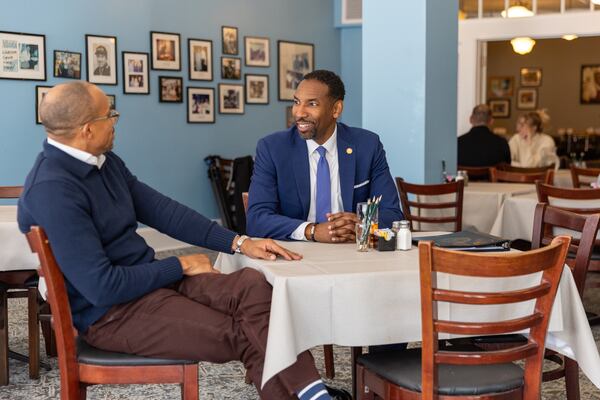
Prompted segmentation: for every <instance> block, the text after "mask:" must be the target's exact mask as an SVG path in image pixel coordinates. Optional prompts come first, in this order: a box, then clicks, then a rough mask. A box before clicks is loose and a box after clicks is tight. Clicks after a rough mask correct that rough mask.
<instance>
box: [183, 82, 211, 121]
mask: <svg viewBox="0 0 600 400" xmlns="http://www.w3.org/2000/svg"><path fill="white" fill-rule="evenodd" d="M187 101H188V107H187V122H189V123H191V124H213V123H214V122H215V89H213V88H201V87H188V88H187Z"/></svg>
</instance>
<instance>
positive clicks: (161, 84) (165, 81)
mask: <svg viewBox="0 0 600 400" xmlns="http://www.w3.org/2000/svg"><path fill="white" fill-rule="evenodd" d="M158 92H159V98H158V100H159V101H160V102H161V103H183V79H182V78H179V77H177V76H159V77H158Z"/></svg>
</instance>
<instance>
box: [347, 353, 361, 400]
mask: <svg viewBox="0 0 600 400" xmlns="http://www.w3.org/2000/svg"><path fill="white" fill-rule="evenodd" d="M350 351H351V353H352V355H351V359H350V367H351V368H352V398H353V399H356V400H358V399H359V398H358V397H357V388H358V387H359V386H358V377H357V376H356V371H357V368H358V364H356V359H357V358H358V356H360V355H361V354H362V347H352V348H351V349H350ZM361 379H362V377H361ZM362 385H363V386H364V382H363V383H362Z"/></svg>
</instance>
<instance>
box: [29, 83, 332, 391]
mask: <svg viewBox="0 0 600 400" xmlns="http://www.w3.org/2000/svg"><path fill="white" fill-rule="evenodd" d="M40 116H41V119H42V121H43V124H44V127H45V129H46V132H47V134H48V139H47V141H45V142H44V149H43V151H42V153H40V154H39V156H38V157H37V159H36V161H35V164H34V166H33V168H32V170H31V172H30V173H29V175H28V176H27V180H26V182H25V188H24V191H23V195H22V196H21V199H20V200H19V212H18V221H19V226H20V229H21V231H23V232H27V231H29V229H30V227H31V226H32V225H39V226H41V227H43V228H44V229H45V231H46V233H47V235H48V238H49V240H50V243H51V245H52V249H53V251H54V254H55V256H56V259H57V261H58V264H59V265H60V268H61V270H62V272H63V274H64V276H65V278H66V279H65V280H66V282H67V291H68V296H69V302H70V304H71V311H72V313H73V321H74V324H75V327H76V328H77V329H78V331H79V333H80V334H81V335H82V337H83V338H84V339H85V340H86V341H87V342H88V343H90V344H91V345H93V346H96V347H98V348H102V349H106V350H111V351H118V352H124V353H132V354H139V355H143V356H150V357H166V358H182V359H199V360H205V361H211V362H226V361H230V360H241V361H242V362H243V363H244V364H245V366H246V368H247V369H248V371H249V375H250V377H251V378H252V381H253V382H254V383H255V385H256V387H257V389H258V392H259V394H260V396H261V398H264V399H285V398H296V395H297V396H298V397H299V398H301V399H305V398H306V399H309V398H315V399H316V398H318V399H328V398H330V397H329V395H328V394H327V391H326V390H325V386H324V385H323V383H322V381H320V378H319V375H318V372H317V371H316V369H315V366H314V361H313V359H312V357H311V355H310V353H309V352H304V353H302V354H300V355H299V356H298V360H297V362H296V363H295V364H293V365H291V366H290V367H288V368H287V369H285V370H284V371H282V372H280V373H279V374H278V375H277V376H276V377H274V378H273V379H271V380H270V381H269V382H267V383H266V384H265V386H264V387H263V388H260V382H261V376H262V368H263V363H264V352H265V348H266V339H267V332H268V322H269V312H270V302H271V287H270V285H269V284H268V283H267V282H266V281H265V279H264V277H263V276H262V274H260V273H259V272H257V271H255V270H252V269H243V270H241V271H239V272H237V273H233V274H229V275H225V274H219V273H218V271H216V270H215V269H213V267H212V265H211V263H210V260H209V259H208V257H207V256H206V255H203V254H193V255H187V256H180V257H170V258H167V259H164V260H160V261H159V260H156V259H155V258H154V251H153V250H152V249H151V248H150V247H148V245H147V244H146V242H145V241H144V239H143V238H142V237H140V236H139V235H138V234H137V233H136V228H137V224H138V221H139V222H141V223H144V224H146V225H148V226H151V227H153V228H156V229H157V230H159V231H161V232H163V233H166V234H167V235H169V236H172V237H174V238H177V239H179V240H182V241H185V242H187V243H191V244H194V245H198V246H202V247H207V248H210V249H213V250H217V251H222V252H227V253H232V252H234V251H237V252H240V253H243V254H245V255H247V256H249V257H252V258H264V259H271V260H274V259H275V258H276V256H277V255H279V256H281V257H283V258H285V259H287V260H297V259H300V258H301V256H300V255H298V254H295V253H293V252H291V251H288V250H286V249H284V248H282V247H280V246H279V245H277V243H275V242H274V241H272V240H253V239H250V238H248V237H246V236H238V235H236V233H234V232H231V231H229V230H227V229H224V228H222V227H221V226H219V225H217V224H216V223H214V222H211V221H210V220H209V219H207V218H205V217H203V216H202V215H200V214H198V213H197V212H195V211H193V210H191V209H190V208H188V207H185V206H183V205H181V204H179V203H177V202H176V201H174V200H172V199H170V198H168V197H166V196H164V195H162V194H161V193H159V192H157V191H156V190H154V189H152V188H151V187H149V186H147V185H145V184H144V183H142V182H140V181H138V180H137V178H136V177H135V176H134V175H132V174H131V172H130V171H129V170H128V169H127V167H126V166H125V164H124V162H123V161H122V160H121V159H120V158H119V157H118V156H117V155H115V154H114V153H112V152H111V149H112V146H113V140H114V125H115V124H116V122H117V120H118V117H119V114H118V112H116V111H115V110H110V108H109V102H108V98H107V96H106V95H105V94H104V93H103V92H102V91H101V90H100V89H99V88H97V87H96V86H94V85H91V84H89V83H86V82H75V83H69V84H64V85H58V86H56V87H54V88H53V89H51V90H50V91H49V92H48V94H47V95H46V96H45V97H44V100H43V102H42V104H41V106H40ZM319 393H321V394H320V395H319V396H320V397H314V396H315V395H317V394H319Z"/></svg>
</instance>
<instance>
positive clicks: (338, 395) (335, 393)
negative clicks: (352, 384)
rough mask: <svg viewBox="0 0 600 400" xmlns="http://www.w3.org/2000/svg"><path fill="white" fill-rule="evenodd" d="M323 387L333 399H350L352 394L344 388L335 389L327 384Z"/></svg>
mask: <svg viewBox="0 0 600 400" xmlns="http://www.w3.org/2000/svg"><path fill="white" fill-rule="evenodd" d="M325 388H326V389H327V393H329V395H330V396H331V398H332V399H333V400H352V395H351V394H350V393H348V392H347V391H346V390H344V389H337V388H334V387H331V386H329V385H325Z"/></svg>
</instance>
